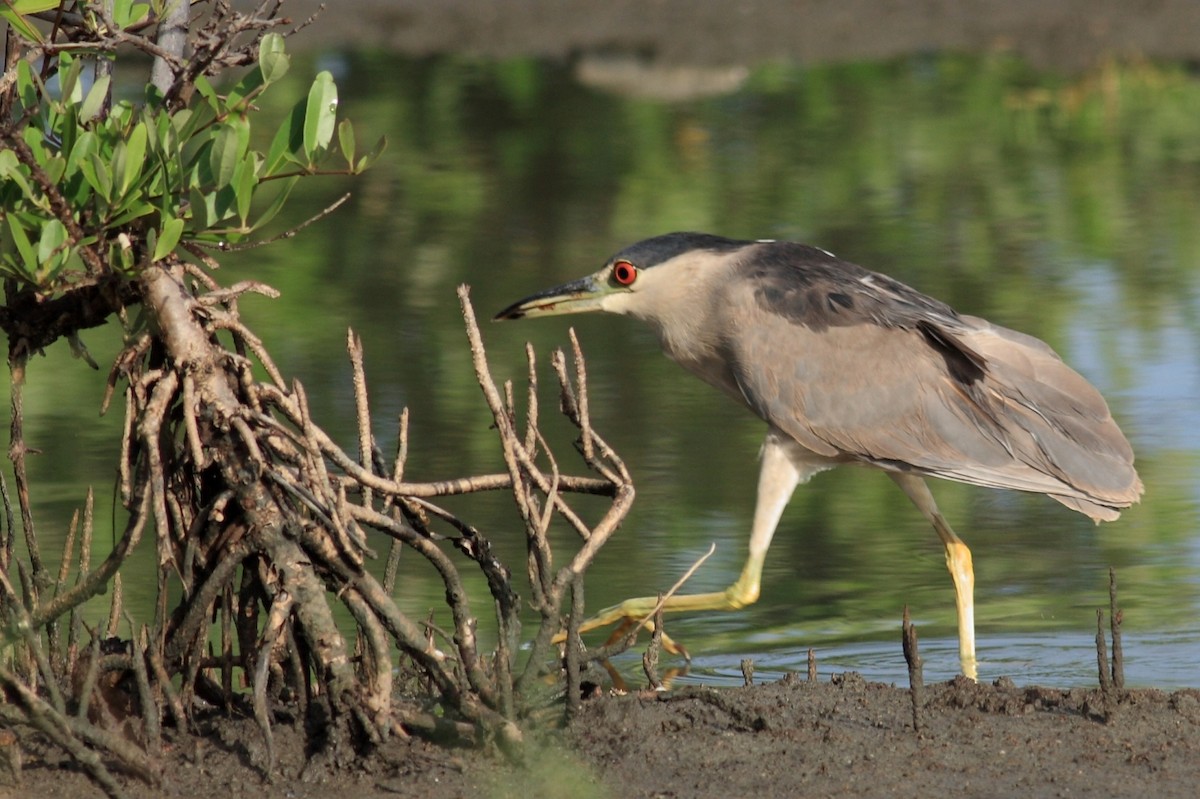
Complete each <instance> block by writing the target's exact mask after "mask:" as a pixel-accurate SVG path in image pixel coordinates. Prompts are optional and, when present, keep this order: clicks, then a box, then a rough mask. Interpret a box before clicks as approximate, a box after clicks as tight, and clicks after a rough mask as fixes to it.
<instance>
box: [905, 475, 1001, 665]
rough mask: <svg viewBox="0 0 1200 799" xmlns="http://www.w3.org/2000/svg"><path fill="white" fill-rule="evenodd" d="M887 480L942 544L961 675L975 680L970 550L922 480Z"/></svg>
mask: <svg viewBox="0 0 1200 799" xmlns="http://www.w3.org/2000/svg"><path fill="white" fill-rule="evenodd" d="M888 476H889V477H891V478H892V480H894V481H895V482H896V485H898V486H900V488H901V489H903V490H904V493H905V494H908V498H909V499H911V500H912V501H913V504H914V505H916V506H917V508H918V509H920V511H921V513H922V514H924V516H925V518H926V519H928V520H929V523H930V524H932V525H933V529H934V530H935V531H936V532H937V534H938V538H940V539H941V540H942V546H943V547H944V548H945V550H946V568H947V569H949V570H950V578H951V579H952V580H954V604H955V606H956V607H957V609H958V658H959V661H960V663H961V665H962V673H963V674H964V675H966V676H967V677H970V678H971V679H972V680H975V679H978V677H979V667H978V662H977V661H976V660H975V569H974V567H973V566H972V564H971V550H970V549H968V548H967V545H966V544H964V543H963V541H962V539H961V538H959V537H958V536H956V535H955V534H954V531H953V530H952V529H950V525H949V523H948V522H947V521H946V519H945V517H943V516H942V513H941V511H939V510H938V506H937V503H936V502H934V501H933V494H931V493H929V486H927V485H925V480H924V479H922V478H921V477H918V476H917V475H914V474H909V473H904V472H888Z"/></svg>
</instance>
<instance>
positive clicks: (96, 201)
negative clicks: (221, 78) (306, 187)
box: [0, 12, 384, 294]
mask: <svg viewBox="0 0 1200 799" xmlns="http://www.w3.org/2000/svg"><path fill="white" fill-rule="evenodd" d="M131 13H132V12H131ZM105 58H106V56H103V55H102V56H100V57H99V59H100V61H97V60H94V59H92V58H86V57H81V56H78V55H72V54H71V53H70V52H65V51H64V52H60V53H58V55H57V58H56V59H55V62H54V63H55V68H54V69H53V71H52V72H50V73H49V74H47V75H41V74H39V73H38V72H37V71H36V70H35V69H34V67H33V66H32V65H31V63H30V61H29V60H21V61H19V62H18V63H17V65H16V67H15V72H16V74H15V81H14V84H13V88H12V97H11V99H12V101H13V102H12V111H11V113H10V115H9V119H7V120H4V121H3V122H2V123H0V138H2V139H4V140H5V143H7V144H10V145H11V146H9V147H6V148H4V149H3V150H0V218H2V219H0V222H2V224H0V273H3V275H4V276H5V277H8V278H12V279H14V280H16V281H17V282H18V283H19V284H20V285H23V286H25V287H26V288H32V289H34V290H35V291H38V292H41V293H48V294H55V293H59V292H62V291H64V290H66V289H69V288H70V286H71V285H72V284H76V283H78V282H80V281H81V280H86V279H88V278H89V277H90V278H93V279H95V278H98V277H100V276H101V275H104V274H106V273H109V274H116V275H120V276H124V277H133V276H135V275H136V274H137V273H138V271H139V270H140V269H141V268H143V267H145V266H147V265H148V264H150V263H153V262H155V261H160V260H162V259H163V258H166V257H167V256H168V255H170V254H172V253H173V252H175V251H176V250H177V249H178V248H180V247H183V248H185V249H189V250H191V251H193V252H195V248H196V247H198V246H204V245H212V246H219V247H224V246H227V245H229V244H236V243H238V242H240V241H242V240H244V239H246V237H248V236H251V235H252V234H254V233H256V232H258V231H260V230H261V229H262V228H263V227H264V226H265V225H266V224H268V223H269V222H270V221H271V220H272V219H273V218H274V217H275V216H276V214H278V212H279V211H280V209H281V208H282V207H283V205H284V203H285V202H286V201H287V198H288V195H289V194H290V192H291V190H292V188H293V187H294V186H295V185H296V182H297V180H298V179H299V178H300V177H303V176H306V175H314V174H355V173H358V172H360V171H362V170H363V169H365V168H366V167H367V166H368V165H369V164H370V163H371V162H372V161H373V160H374V158H375V157H376V156H378V155H379V153H380V152H381V151H382V148H383V145H384V142H383V140H381V141H380V143H379V145H378V146H377V147H376V148H375V149H374V150H373V151H372V152H371V153H368V154H366V155H361V156H360V155H357V154H356V150H355V142H354V131H353V128H352V126H351V123H350V121H349V120H342V121H341V122H340V123H339V122H338V120H337V87H336V85H335V84H334V81H333V77H332V76H331V75H330V74H329V73H328V72H322V73H320V74H318V75H317V76H316V78H315V79H314V80H313V82H312V85H311V87H310V89H309V91H308V93H307V96H306V97H304V98H301V99H300V100H299V101H298V102H297V103H296V104H295V106H294V108H293V109H292V111H291V113H290V114H289V115H288V118H287V120H286V122H285V123H284V124H283V125H282V126H281V127H280V128H279V129H278V131H277V132H276V133H275V135H274V137H273V139H272V140H271V143H270V146H269V148H268V149H267V150H266V152H261V151H259V150H256V149H255V148H253V147H252V146H251V142H252V140H253V139H254V137H253V135H252V134H253V130H252V126H253V122H254V119H255V112H256V110H257V109H256V105H255V103H256V101H258V100H259V99H260V98H261V97H262V95H263V94H264V93H265V92H266V91H267V90H268V89H269V88H270V87H271V85H272V84H274V83H275V82H277V81H278V80H279V79H280V78H281V77H283V75H284V74H285V73H286V72H287V70H288V65H289V60H288V56H287V54H286V53H285V51H284V42H283V36H281V35H280V34H278V33H268V34H266V35H264V36H263V37H262V39H261V41H260V42H259V46H258V54H257V60H256V63H255V64H254V65H253V66H252V68H251V69H250V70H249V71H248V72H247V73H246V74H245V75H244V76H243V77H242V78H241V80H240V81H238V82H237V83H236V84H234V85H233V86H232V87H231V88H229V89H228V90H227V91H225V92H224V93H222V92H221V91H218V89H217V88H216V87H215V86H214V85H213V84H212V83H211V82H210V81H209V80H208V79H207V78H206V77H205V76H204V75H203V74H200V75H196V76H194V78H193V87H194V91H191V92H189V93H188V98H189V99H188V100H187V102H181V103H176V104H168V103H166V102H164V100H163V97H162V94H161V92H159V90H158V89H156V88H155V87H153V86H147V89H146V92H145V95H144V97H143V98H142V101H141V102H137V103H135V102H131V101H129V100H124V99H122V100H118V101H116V102H115V103H114V102H112V88H113V87H112V82H111V76H110V73H109V71H108V70H107V69H96V70H95V72H94V73H93V72H92V70H90V69H89V67H92V66H94V65H96V64H98V63H102V61H103V59H105ZM335 133H336V134H337V137H336V139H337V140H336V142H335V141H334V134H335ZM336 154H340V156H341V159H342V161H343V165H341V166H335V167H334V168H329V167H328V164H329V163H330V162H331V161H332V159H333V156H334V155H336ZM271 184H274V185H271Z"/></svg>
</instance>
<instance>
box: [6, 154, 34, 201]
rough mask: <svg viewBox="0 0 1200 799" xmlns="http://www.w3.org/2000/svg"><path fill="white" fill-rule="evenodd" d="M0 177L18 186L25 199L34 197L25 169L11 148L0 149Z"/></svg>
mask: <svg viewBox="0 0 1200 799" xmlns="http://www.w3.org/2000/svg"><path fill="white" fill-rule="evenodd" d="M0 178H4V179H5V180H9V181H12V182H13V183H15V184H17V186H19V187H20V189H21V193H22V194H23V195H25V197H26V198H27V199H32V198H33V197H34V192H33V187H32V186H31V185H30V184H29V181H28V180H27V179H26V176H25V170H24V168H23V167H22V166H21V163H20V161H18V160H17V154H16V153H14V152H13V151H12V150H0Z"/></svg>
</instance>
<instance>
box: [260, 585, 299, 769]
mask: <svg viewBox="0 0 1200 799" xmlns="http://www.w3.org/2000/svg"><path fill="white" fill-rule="evenodd" d="M294 602H295V600H293V599H292V596H291V594H289V593H288V592H287V591H279V592H277V593H276V594H275V598H274V601H273V602H272V603H271V612H270V614H268V616H267V624H266V627H264V628H263V631H262V635H261V636H260V637H259V639H258V657H257V658H255V666H254V720H255V721H256V722H257V723H258V730H259V732H261V733H262V736H263V743H264V745H265V746H266V748H267V767H266V769H265V771H266V773H265V774H264V776H265V777H266V779H267V780H268V781H271V780H273V779H274V776H275V764H276V760H275V737H274V735H272V733H271V714H270V710H269V709H268V707H267V683H268V678H269V672H270V666H271V653H272V652H274V651H275V643H276V642H277V641H278V640H279V636H280V634H281V633H282V632H283V628H284V625H285V624H287V620H288V615H289V614H290V613H291V611H292V605H293V604H294Z"/></svg>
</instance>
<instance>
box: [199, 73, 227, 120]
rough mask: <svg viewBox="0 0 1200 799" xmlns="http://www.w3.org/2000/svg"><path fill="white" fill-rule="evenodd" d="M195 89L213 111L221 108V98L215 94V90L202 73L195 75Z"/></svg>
mask: <svg viewBox="0 0 1200 799" xmlns="http://www.w3.org/2000/svg"><path fill="white" fill-rule="evenodd" d="M196 91H197V92H199V93H200V96H201V97H203V98H204V99H205V100H207V101H208V105H209V107H210V108H212V109H213V110H214V111H220V110H221V98H220V97H218V96H217V90H216V89H214V88H213V87H212V84H211V83H209V82H208V78H206V77H204V76H203V75H197V76H196Z"/></svg>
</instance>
